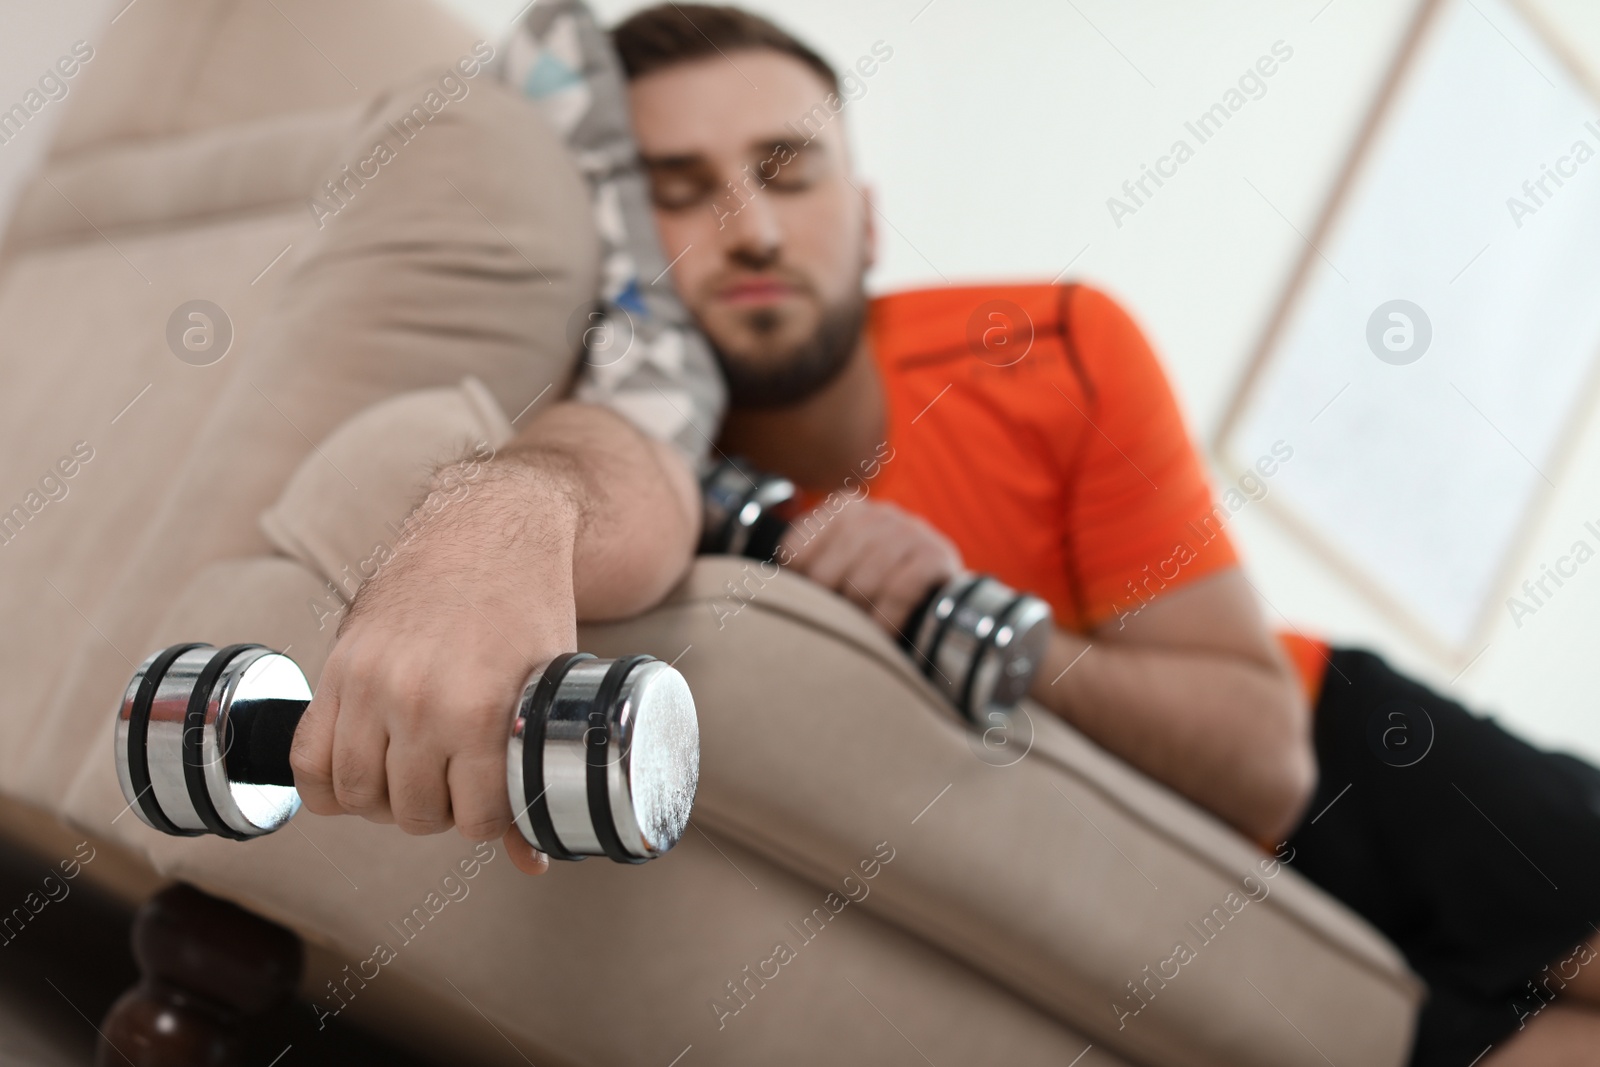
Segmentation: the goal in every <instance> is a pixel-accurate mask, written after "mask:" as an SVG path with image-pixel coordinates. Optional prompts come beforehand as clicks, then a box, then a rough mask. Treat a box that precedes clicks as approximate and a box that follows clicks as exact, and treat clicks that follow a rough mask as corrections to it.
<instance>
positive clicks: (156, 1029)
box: [95, 882, 305, 1067]
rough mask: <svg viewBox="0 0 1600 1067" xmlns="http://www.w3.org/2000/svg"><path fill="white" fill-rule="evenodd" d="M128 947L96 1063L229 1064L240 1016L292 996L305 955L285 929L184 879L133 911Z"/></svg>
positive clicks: (236, 1059) (140, 1066) (152, 1066)
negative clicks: (129, 959) (133, 973)
mask: <svg viewBox="0 0 1600 1067" xmlns="http://www.w3.org/2000/svg"><path fill="white" fill-rule="evenodd" d="M133 955H134V959H135V960H137V961H138V964H139V971H140V974H141V978H140V980H139V983H138V984H137V985H135V986H134V987H133V988H132V989H130V990H128V991H127V992H126V993H124V994H123V995H122V996H121V997H120V998H119V999H118V1000H117V1002H116V1003H115V1004H114V1005H112V1007H111V1011H110V1012H109V1013H108V1014H107V1015H106V1018H105V1022H104V1023H102V1024H101V1026H100V1033H101V1041H100V1047H99V1050H98V1052H97V1053H96V1056H95V1065H96V1067H127V1065H129V1064H132V1065H133V1067H236V1065H238V1064H241V1063H243V1055H244V1050H243V1047H242V1045H241V1042H240V1038H239V1026H240V1024H241V1023H243V1022H244V1021H246V1020H247V1019H249V1018H251V1017H252V1016H257V1015H260V1014H263V1013H265V1012H267V1011H270V1010H271V1009H273V1008H275V1007H277V1006H279V1005H280V1004H282V1003H283V1002H284V1001H286V1000H287V999H288V998H289V997H290V996H292V995H293V994H294V991H295V988H296V987H297V986H298V984H299V981H300V972H301V969H302V967H303V966H304V962H305V961H304V953H303V950H302V948H301V945H300V939H299V938H298V937H297V936H296V935H295V934H294V933H293V932H292V931H290V930H286V929H284V928H283V927H281V926H279V925H277V924H276V923H271V922H268V921H267V920H265V919H263V918H261V917H260V916H257V915H252V914H251V913H250V912H248V911H245V910H244V909H243V908H240V907H238V906H237V905H234V904H230V903H228V902H227V901H225V900H219V899H218V898H216V897H213V896H210V895H208V894H206V893H202V892H201V891H200V890H198V889H196V888H194V887H193V886H190V885H185V884H183V883H182V882H179V883H177V884H175V885H173V886H170V887H168V888H167V889H164V890H162V891H161V892H160V893H157V894H156V895H155V896H154V897H152V898H150V900H149V901H148V902H147V903H146V904H145V905H144V907H142V908H140V909H139V914H138V915H137V916H136V917H135V918H134V922H133Z"/></svg>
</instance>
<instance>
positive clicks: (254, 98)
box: [0, 0, 597, 808]
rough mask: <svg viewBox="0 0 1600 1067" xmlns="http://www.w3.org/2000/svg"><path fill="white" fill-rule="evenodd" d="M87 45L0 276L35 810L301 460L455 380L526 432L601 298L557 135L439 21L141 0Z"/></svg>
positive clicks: (26, 753) (18, 744) (7, 499)
mask: <svg viewBox="0 0 1600 1067" xmlns="http://www.w3.org/2000/svg"><path fill="white" fill-rule="evenodd" d="M92 43H93V46H94V48H95V50H96V55H95V58H94V59H93V61H92V62H90V63H89V64H87V65H86V66H85V67H84V68H83V70H82V71H81V72H80V73H79V75H78V78H79V79H80V81H79V83H78V84H76V85H75V87H74V92H73V94H72V95H71V96H70V97H69V99H68V100H67V101H66V103H67V104H68V105H69V108H70V110H69V111H68V112H67V113H66V114H65V115H64V116H63V120H62V127H61V129H60V136H59V138H58V141H57V142H56V144H55V146H54V148H53V149H52V151H51V153H50V155H49V158H48V160H47V162H46V164H45V166H44V169H43V171H42V172H41V174H40V176H39V179H38V180H37V181H35V182H34V183H33V185H32V186H31V188H29V189H28V190H27V192H26V193H25V194H24V196H23V197H22V198H21V199H20V201H19V207H18V211H17V217H16V219H15V222H14V224H13V226H12V227H11V228H10V231H9V233H8V240H7V246H6V248H5V250H4V253H3V258H0V380H3V381H5V383H6V388H5V389H4V390H3V391H0V427H4V429H3V431H0V432H3V433H4V436H5V446H6V447H5V448H4V449H3V450H0V620H3V621H0V636H3V640H0V685H4V686H5V688H6V691H7V700H6V701H5V702H4V704H3V706H0V791H5V792H8V793H12V794H13V795H16V796H19V797H21V798H22V799H26V800H31V801H33V802H34V803H37V804H39V805H40V806H43V807H46V808H54V806H55V802H56V801H57V800H58V799H59V797H60V794H61V792H62V791H63V790H64V789H65V788H66V782H67V780H68V779H69V778H70V777H71V774H72V772H73V771H74V770H75V769H76V768H77V767H78V765H79V764H80V763H81V762H82V761H83V760H84V759H86V758H99V757H100V756H101V755H103V754H101V753H98V752H95V753H90V752H88V751H87V750H86V746H87V745H88V743H89V737H90V736H92V734H93V730H94V727H95V726H97V725H98V723H99V721H100V719H101V717H103V716H106V715H109V714H110V713H111V711H112V707H113V705H114V703H115V701H116V699H117V698H118V696H119V694H120V692H121V690H122V687H123V685H124V684H125V682H126V679H127V677H128V676H129V674H130V673H131V670H132V668H133V666H134V665H136V664H137V663H138V661H139V660H140V659H142V658H143V657H144V656H145V655H146V654H147V653H148V652H150V651H151V649H149V648H146V647H145V645H146V643H147V642H148V640H149V635H150V633H151V631H152V629H153V627H154V625H155V623H156V622H157V621H158V620H159V619H160V618H161V617H162V616H163V615H164V614H165V611H166V608H167V606H168V603H169V602H170V601H171V600H172V599H173V598H175V597H176V596H177V595H178V593H179V592H180V591H181V590H182V589H183V588H184V587H185V584H186V581H187V580H188V578H189V577H190V576H192V575H193V574H194V573H196V572H198V571H199V570H201V569H202V568H204V567H205V566H207V565H208V564H210V563H212V562H214V561H216V560H219V559H222V558H227V557H234V556H255V555H262V554H271V553H272V552H273V546H272V545H271V543H270V542H269V541H268V540H267V538H266V537H265V535H264V534H263V532H262V530H261V528H260V526H259V525H258V516H259V515H260V513H261V512H262V510H263V509H265V508H266V507H267V506H268V505H269V504H271V503H272V502H273V501H274V500H276V499H277V497H278V495H279V493H280V492H281V491H282V489H283V487H284V485H285V483H286V481H287V479H288V477H289V475H290V473H291V472H292V471H293V470H294V468H295V467H296V466H297V465H298V464H299V463H300V462H301V461H302V460H303V459H304V458H305V457H306V456H307V455H311V454H314V451H315V447H314V442H317V441H320V440H322V439H323V438H324V437H325V436H327V435H328V434H329V433H330V432H331V431H333V430H334V429H335V428H336V427H337V426H338V425H339V424H341V423H342V422H344V421H345V420H347V419H349V418H351V417H352V416H354V415H355V414H356V413H357V412H359V411H361V410H362V409H363V408H366V407H367V406H369V405H371V404H374V403H376V402H378V401H380V400H382V399H384V398H385V397H388V396H391V395H394V394H397V393H402V392H406V391H409V390H414V389H419V388H427V387H434V386H455V385H457V384H458V383H459V382H460V381H461V380H462V378H463V377H465V376H468V375H471V376H475V377H477V378H478V379H480V380H481V381H482V382H483V383H484V385H485V387H486V388H487V389H488V391H489V393H490V394H491V395H492V396H493V397H494V399H495V401H496V402H497V403H498V404H499V405H500V407H501V408H503V409H504V410H505V411H506V412H508V413H510V414H513V415H517V414H520V415H522V417H523V419H524V420H525V419H526V418H528V417H531V412H529V411H528V410H527V409H528V408H529V405H530V402H531V401H534V400H535V399H536V398H542V400H541V402H543V403H548V402H550V401H551V400H553V399H555V398H557V397H559V396H560V395H561V394H562V392H563V389H564V387H565V384H566V382H567V380H568V378H569V377H570V372H571V367H572V363H573V360H574V351H573V345H572V343H571V342H570V339H569V338H568V336H567V331H566V325H567V322H568V321H569V319H571V318H572V317H573V314H574V312H579V311H580V309H581V308H582V307H584V306H586V305H587V303H588V302H589V301H591V300H592V298H593V293H594V291H595V288H596V284H597V266H596V251H595V237H594V233H593V224H592V221H591V213H590V211H589V205H588V196H587V192H586V191H585V188H584V186H583V182H582V179H581V177H580V176H579V175H578V173H577V171H576V169H575V168H574V167H573V166H572V164H571V162H570V161H569V160H568V159H567V157H566V154H565V152H564V150H563V149H562V147H561V144H560V141H559V139H558V138H557V137H556V136H555V134H554V132H553V131H552V130H550V129H549V127H548V126H547V124H546V123H545V120H544V118H543V116H542V115H541V114H540V113H539V111H538V109H537V108H536V107H535V106H534V105H532V104H530V103H528V102H527V101H525V100H523V99H522V98H521V97H520V96H518V95H517V94H516V93H514V92H513V91H511V90H508V89H506V88H505V87H504V86H502V85H500V84H499V83H497V82H494V81H492V80H491V79H490V78H489V77H488V76H487V75H486V74H478V75H476V76H474V77H463V76H462V75H461V74H460V73H459V70H458V68H457V67H456V64H457V62H458V61H460V60H462V59H463V58H470V57H471V56H472V55H473V54H474V53H473V40H472V35H471V34H470V33H468V32H467V31H466V30H465V29H464V28H463V27H462V26H460V25H459V24H457V23H456V22H454V21H453V20H452V19H450V18H448V17H446V16H444V15H442V14H441V13H440V12H439V11H438V10H437V9H436V8H435V7H434V6H433V5H432V4H430V3H426V2H423V0H382V2H381V3H380V2H378V0H337V2H327V0H275V2H274V3H270V4H269V3H257V2H239V0H204V2H201V0H140V3H139V4H137V5H135V6H133V7H131V8H129V9H128V10H126V11H125V12H124V13H123V14H122V16H121V17H120V18H119V19H118V20H117V22H116V23H115V24H113V25H111V26H109V27H108V28H107V29H106V31H105V32H104V34H103V35H102V36H101V37H100V38H97V39H96V40H95V41H93V42H92ZM479 54H481V52H480V53H479ZM452 70H456V71H458V72H457V74H456V76H455V78H454V80H453V81H452V82H451V87H443V88H442V87H441V82H442V78H443V76H444V75H445V73H446V72H447V71H452ZM385 140H386V141H388V142H389V143H390V151H389V153H388V154H387V156H386V157H385V158H384V159H382V160H381V161H374V155H375V148H376V145H377V143H378V142H379V141H385ZM361 173H365V174H367V175H368V177H367V178H366V179H361V178H360V177H359V175H360V174H361ZM329 182H333V183H336V184H335V185H333V186H329V185H328V184H326V183H329ZM313 198H315V200H316V202H317V203H320V204H321V205H322V207H321V208H320V209H314V208H313V205H312V202H313ZM194 301H205V302H206V304H205V305H198V306H191V304H192V302H194ZM192 315H199V316H200V317H199V318H194V317H192ZM230 334H231V340H228V341H227V342H226V343H224V338H225V337H226V336H227V335H230ZM208 345H209V347H208ZM186 346H198V348H199V350H192V348H191V347H186ZM218 356H220V358H217V357H218ZM521 424H523V423H519V425H521ZM439 458H440V459H446V458H449V457H439ZM350 492H351V494H352V497H353V499H354V500H355V501H356V504H355V505H354V506H358V507H359V506H360V503H359V501H360V487H359V485H358V484H356V483H353V482H352V483H351V484H350ZM197 636H199V637H201V638H203V636H204V635H197Z"/></svg>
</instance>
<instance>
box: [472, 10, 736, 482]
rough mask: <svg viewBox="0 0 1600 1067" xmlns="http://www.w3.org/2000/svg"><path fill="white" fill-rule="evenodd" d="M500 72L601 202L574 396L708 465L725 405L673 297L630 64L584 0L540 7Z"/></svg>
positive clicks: (710, 362)
mask: <svg viewBox="0 0 1600 1067" xmlns="http://www.w3.org/2000/svg"><path fill="white" fill-rule="evenodd" d="M498 69H499V73H500V76H501V77H503V78H505V79H506V80H507V81H509V82H510V83H511V84H513V85H516V86H518V87H519V88H520V89H521V90H522V91H523V93H524V94H526V95H527V96H528V97H530V98H531V99H533V100H535V101H537V102H538V103H539V105H540V106H541V107H542V108H543V109H544V112H545V114H546V116H547V117H548V118H549V119H550V121H551V122H552V124H554V126H555V127H556V128H557V130H559V131H560V133H561V135H562V138H563V139H564V140H565V141H566V143H567V147H568V148H569V149H570V150H571V151H572V154H573V158H574V160H575V161H576V162H577V164H578V169H579V170H580V171H582V172H583V176H584V178H585V179H586V180H587V181H588V183H589V188H590V193H591V194H592V196H593V203H594V213H595V224H596V228H597V229H598V231H599V235H600V245H601V255H602V268H601V278H602V281H601V291H600V293H599V294H598V297H599V299H598V301H597V303H596V304H595V306H594V307H593V308H592V309H584V308H580V309H578V310H577V311H576V312H575V313H574V316H573V321H572V323H571V324H570V325H569V330H568V333H569V337H568V340H569V341H570V342H572V343H574V344H575V345H581V346H582V349H583V355H582V360H583V361H582V362H581V363H580V364H579V365H578V374H577V381H576V383H575V385H574V389H573V393H574V396H576V397H577V399H579V400H583V401H585V402H588V403H592V404H600V405H603V406H605V407H609V408H611V409H612V410H614V411H616V412H617V413H618V414H620V415H622V416H623V417H624V418H626V419H627V420H628V421H630V422H632V423H633V424H634V425H635V426H636V427H638V428H639V430H640V431H642V432H643V433H645V434H646V435H647V436H650V437H655V438H657V439H659V440H663V441H668V442H671V443H672V444H674V445H676V446H677V447H678V448H679V449H680V450H681V451H682V452H683V453H684V454H685V455H686V456H687V457H688V458H689V460H690V462H691V463H697V462H699V461H701V460H702V459H704V457H705V455H706V453H707V452H708V451H709V449H710V447H711V442H712V440H714V439H715V438H716V436H717V432H718V429H719V426H720V423H721V420H722V415H723V410H724V407H725V404H726V391H725V387H724V384H723V380H722V374H721V371H720V369H719V368H718V366H717V363H716V360H715V357H714V356H713V355H712V353H711V348H710V346H709V344H707V342H706V339H705V337H704V336H703V335H702V334H701V333H700V331H699V330H698V329H697V328H696V326H695V324H694V322H693V320H692V319H691V318H690V316H689V314H688V312H687V311H686V310H685V308H684V307H683V305H682V303H680V302H679V300H678V298H677V295H676V294H675V293H674V292H673V289H672V281H671V279H670V278H668V277H667V271H668V267H669V265H668V263H667V261H666V257H665V256H664V255H663V254H662V251H661V245H660V242H659V240H658V239H657V237H656V229H655V220H654V218H653V217H652V215H651V212H650V202H649V197H648V189H647V186H646V181H645V177H644V174H643V171H642V170H641V168H640V166H639V159H638V151H637V149H636V147H635V145H634V140H633V130H632V127H631V125H630V124H629V119H628V107H627V95H626V86H625V83H624V79H623V74H622V66H621V63H620V62H619V60H618V59H617V56H616V53H615V51H614V50H613V49H612V47H611V43H610V41H609V40H608V39H607V37H606V35H605V33H604V31H602V30H601V29H600V27H599V24H598V23H597V22H596V21H595V18H594V15H593V13H592V12H591V11H590V10H589V8H588V6H587V5H585V4H584V3H582V0H541V2H540V3H538V4H534V5H532V7H531V8H530V9H529V11H528V14H527V15H526V17H524V18H523V20H522V22H521V23H520V24H519V25H518V27H517V29H516V31H515V32H514V33H513V34H512V35H511V37H510V39H509V40H508V41H507V42H506V49H505V56H504V58H503V60H502V61H501V62H500V65H499V68H498Z"/></svg>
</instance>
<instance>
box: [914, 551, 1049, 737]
mask: <svg viewBox="0 0 1600 1067" xmlns="http://www.w3.org/2000/svg"><path fill="white" fill-rule="evenodd" d="M1050 620H1051V611H1050V606H1049V605H1048V604H1047V603H1045V602H1044V601H1043V600H1040V599H1039V598H1038V597H1035V596H1032V595H1030V594H1027V593H1018V592H1017V591H1016V590H1014V589H1012V588H1010V587H1009V586H1007V585H1005V584H1004V583H1002V582H999V581H996V580H995V579H993V578H990V577H988V576H987V575H977V574H973V575H964V576H961V577H958V578H956V579H955V580H954V581H952V582H950V583H948V584H947V585H945V586H944V587H943V588H941V589H939V590H938V591H936V592H935V593H934V595H933V596H932V598H931V599H930V601H929V602H928V605H927V607H926V608H924V609H923V610H922V611H921V612H920V613H919V614H918V616H917V617H916V618H915V619H914V620H913V623H912V629H911V632H910V633H909V634H908V636H909V638H910V640H911V645H912V648H913V650H914V658H915V659H917V660H918V661H919V662H920V663H921V664H922V667H923V673H924V674H925V675H927V677H928V678H929V679H930V680H931V681H932V682H933V683H934V684H935V685H937V686H939V687H940V688H942V689H943V690H944V691H945V695H946V696H947V697H948V698H949V700H950V702H951V703H952V704H954V705H955V706H956V708H957V710H959V711H960V712H961V713H962V714H963V715H965V716H966V717H967V718H968V719H971V720H973V721H975V722H976V721H979V720H980V719H981V717H982V715H983V713H984V711H985V709H988V708H1006V709H1009V708H1013V707H1015V706H1016V705H1017V704H1018V703H1020V702H1021V701H1022V699H1023V697H1025V696H1027V695H1028V689H1029V687H1030V686H1031V685H1032V684H1033V678H1034V675H1035V674H1036V673H1037V672H1038V668H1039V664H1040V663H1041V662H1042V661H1043V658H1044V654H1045V650H1046V648H1047V647H1048V645H1049V641H1050Z"/></svg>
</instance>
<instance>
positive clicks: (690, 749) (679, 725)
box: [506, 653, 700, 863]
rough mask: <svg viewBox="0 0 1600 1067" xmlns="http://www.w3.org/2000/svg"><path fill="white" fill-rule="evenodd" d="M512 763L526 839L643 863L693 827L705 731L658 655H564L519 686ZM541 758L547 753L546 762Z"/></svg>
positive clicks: (510, 774) (564, 852)
mask: <svg viewBox="0 0 1600 1067" xmlns="http://www.w3.org/2000/svg"><path fill="white" fill-rule="evenodd" d="M522 692H523V699H522V701H521V703H520V704H519V705H518V709H517V717H516V721H515V723H514V725H513V727H512V732H511V740H510V742H509V744H508V748H507V752H506V756H507V760H506V768H507V782H508V784H509V786H510V792H511V795H512V796H513V797H527V798H528V803H527V804H526V805H524V806H522V807H521V808H520V810H518V811H517V812H515V815H516V822H517V827H518V828H519V829H520V830H521V831H522V836H523V837H524V838H526V839H527V840H528V841H529V842H530V843H532V844H533V845H534V846H535V847H537V848H539V849H540V850H541V851H543V852H545V853H547V854H548V855H550V856H553V857H555V858H558V859H580V858H582V857H583V856H585V855H590V856H597V855H605V856H609V857H610V858H611V859H613V860H616V861H618V862H620V863H641V862H643V861H644V860H647V859H652V858H654V857H655V856H658V855H660V854H661V853H663V852H666V851H667V850H668V849H670V848H672V846H673V845H675V844H677V843H678V840H679V838H680V837H681V836H682V835H683V832H684V831H685V830H686V829H688V825H689V812H690V809H691V808H692V807H693V805H694V794H695V788H696V786H697V784H698V781H699V776H700V728H699V724H698V720H697V718H696V715H695V708H694V698H693V697H692V696H691V694H690V692H689V686H688V683H687V682H685V681H684V679H683V676H682V675H681V674H679V673H678V672H677V671H675V670H673V669H672V668H671V667H670V666H668V665H667V664H665V663H662V662H661V661H660V660H656V659H652V658H650V657H647V656H631V657H628V658H626V659H619V660H599V659H595V658H594V657H593V656H589V655H586V654H583V653H579V654H576V655H571V656H562V657H558V658H557V659H556V660H554V661H552V662H551V663H550V664H549V665H548V666H547V667H546V668H545V669H544V671H543V672H542V674H536V675H534V676H533V677H531V678H530V679H529V682H528V684H527V685H526V686H525V687H524V688H523V691H522ZM541 756H542V758H541Z"/></svg>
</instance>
